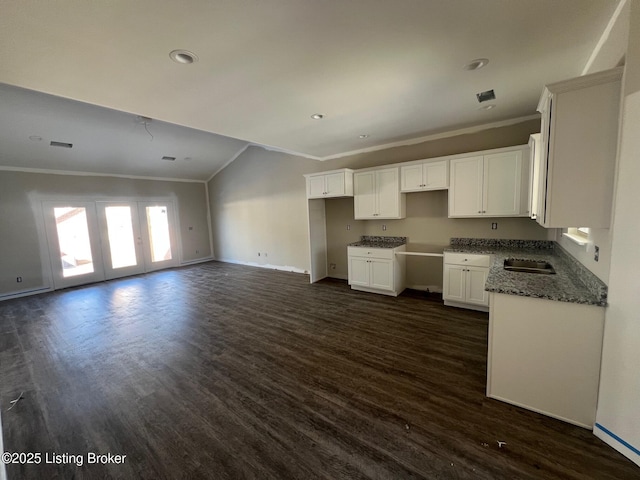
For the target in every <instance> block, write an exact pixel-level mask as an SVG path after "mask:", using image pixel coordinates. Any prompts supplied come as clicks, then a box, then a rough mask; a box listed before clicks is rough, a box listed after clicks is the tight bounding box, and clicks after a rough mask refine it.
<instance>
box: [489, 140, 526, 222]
mask: <svg viewBox="0 0 640 480" xmlns="http://www.w3.org/2000/svg"><path fill="white" fill-rule="evenodd" d="M483 185H484V186H483V195H482V196H483V205H484V206H483V208H482V213H483V214H484V215H502V216H512V217H513V216H518V215H520V189H521V186H522V150H518V151H515V152H504V153H496V154H494V155H485V157H484V182H483Z"/></svg>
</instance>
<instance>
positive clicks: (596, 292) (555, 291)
mask: <svg viewBox="0 0 640 480" xmlns="http://www.w3.org/2000/svg"><path fill="white" fill-rule="evenodd" d="M452 240H455V239H452ZM521 245H522V244H520V245H519V244H517V243H515V242H513V241H511V242H508V241H507V242H506V243H503V244H500V243H493V244H491V243H488V244H481V243H475V244H460V243H456V242H452V245H451V246H450V247H449V248H446V249H445V252H459V253H476V254H490V255H492V262H491V266H490V268H489V275H488V277H487V282H486V283H485V290H487V291H489V292H496V293H505V294H508V295H520V296H525V297H536V298H544V299H547V300H555V301H559V302H570V303H582V304H587V305H597V306H602V307H604V306H606V304H607V286H606V285H605V284H604V282H602V281H601V280H600V279H599V278H598V277H596V276H595V275H594V274H593V273H591V272H590V271H589V270H587V269H586V268H585V267H584V266H583V265H582V264H581V263H579V262H578V261H577V260H575V259H574V258H573V257H572V256H571V255H569V254H568V253H567V252H566V251H565V250H564V249H563V248H562V247H561V246H560V245H558V244H557V243H555V242H540V243H537V244H536V243H530V244H528V245H527V244H525V245H526V246H528V247H534V248H526V247H525V248H523V247H522V246H521ZM535 247H538V248H535ZM539 247H543V248H539ZM549 247H551V248H549ZM508 258H513V259H517V260H537V261H544V262H549V263H550V264H551V265H552V266H553V268H554V270H555V271H556V274H555V275H548V274H536V273H525V272H514V271H509V270H505V269H504V261H505V259H508Z"/></svg>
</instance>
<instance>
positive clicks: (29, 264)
mask: <svg viewBox="0 0 640 480" xmlns="http://www.w3.org/2000/svg"><path fill="white" fill-rule="evenodd" d="M41 197H48V198H60V199H64V198H65V197H87V198H114V197H119V198H125V197H126V198H133V197H140V198H157V197H164V198H167V197H170V198H172V199H173V200H174V202H175V204H176V206H177V208H178V214H179V219H180V224H179V232H178V234H179V237H180V241H181V244H182V251H181V252H180V255H181V260H182V262H189V261H194V260H197V259H200V258H207V257H210V256H211V249H210V242H209V224H208V212H207V202H206V190H205V184H204V183H193V182H175V181H155V180H140V179H127V178H117V177H95V176H78V175H54V174H42V173H26V172H12V171H0V246H1V249H2V250H1V252H0V272H1V273H0V296H2V295H8V294H13V293H17V292H21V291H26V290H30V289H37V288H42V287H48V286H49V285H48V284H47V280H46V275H44V272H46V270H47V269H48V268H49V263H48V262H49V260H48V258H43V255H42V254H41V251H40V243H39V235H42V234H43V232H42V229H39V224H40V223H41V214H40V212H39V211H38V210H37V203H38V201H39V200H38V199H39V198H41ZM189 227H193V228H192V229H191V230H189ZM196 250H198V252H199V253H198V254H196ZM17 276H21V277H22V278H23V282H22V283H21V284H18V283H16V277H17Z"/></svg>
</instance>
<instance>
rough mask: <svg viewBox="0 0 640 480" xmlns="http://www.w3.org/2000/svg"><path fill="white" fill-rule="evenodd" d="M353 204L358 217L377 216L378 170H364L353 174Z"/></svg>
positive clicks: (355, 215)
mask: <svg viewBox="0 0 640 480" xmlns="http://www.w3.org/2000/svg"><path fill="white" fill-rule="evenodd" d="M353 182H354V183H353V188H354V192H353V202H354V204H353V206H354V217H355V218H356V219H363V218H375V217H376V216H377V215H376V213H377V212H376V172H375V171H371V172H362V173H356V174H354V175H353Z"/></svg>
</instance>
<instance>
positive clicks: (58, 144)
mask: <svg viewBox="0 0 640 480" xmlns="http://www.w3.org/2000/svg"><path fill="white" fill-rule="evenodd" d="M49 145H50V146H52V147H62V148H73V143H65V142H54V141H51V143H49Z"/></svg>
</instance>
